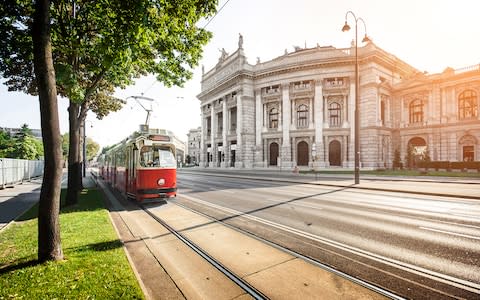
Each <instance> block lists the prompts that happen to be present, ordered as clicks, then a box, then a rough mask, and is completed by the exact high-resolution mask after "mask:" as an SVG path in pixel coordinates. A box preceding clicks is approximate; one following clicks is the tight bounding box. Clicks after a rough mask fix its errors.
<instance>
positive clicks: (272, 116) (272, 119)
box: [268, 107, 278, 128]
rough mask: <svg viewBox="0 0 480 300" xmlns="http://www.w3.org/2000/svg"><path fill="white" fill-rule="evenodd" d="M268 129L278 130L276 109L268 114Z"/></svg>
mask: <svg viewBox="0 0 480 300" xmlns="http://www.w3.org/2000/svg"><path fill="white" fill-rule="evenodd" d="M268 127H269V128H278V109H277V108H276V107H274V108H272V109H270V111H269V112H268Z"/></svg>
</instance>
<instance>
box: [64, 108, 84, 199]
mask: <svg viewBox="0 0 480 300" xmlns="http://www.w3.org/2000/svg"><path fill="white" fill-rule="evenodd" d="M79 112H80V105H79V104H77V103H74V102H72V101H70V106H69V107H68V119H69V138H70V141H69V145H68V147H69V150H68V188H67V198H66V204H67V205H73V204H76V203H78V195H79V193H80V191H81V190H82V160H81V155H80V121H79V120H78V115H79Z"/></svg>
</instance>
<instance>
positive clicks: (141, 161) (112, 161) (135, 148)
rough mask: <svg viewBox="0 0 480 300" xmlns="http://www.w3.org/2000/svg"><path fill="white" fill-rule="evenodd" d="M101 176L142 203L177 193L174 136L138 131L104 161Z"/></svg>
mask: <svg viewBox="0 0 480 300" xmlns="http://www.w3.org/2000/svg"><path fill="white" fill-rule="evenodd" d="M99 171H100V176H102V177H103V178H104V179H105V180H106V181H107V182H108V183H109V184H110V185H111V186H113V187H114V188H116V189H118V190H119V191H120V192H122V193H124V194H125V195H126V196H127V197H129V198H132V199H135V200H137V201H139V202H143V201H145V200H153V199H157V198H165V197H175V196H176V194H177V164H176V161H175V145H174V143H173V134H172V133H171V132H169V131H166V130H163V129H149V130H148V132H135V133H133V134H132V135H131V136H130V137H129V138H127V139H125V140H124V141H122V142H120V143H118V144H116V145H114V146H113V147H112V148H110V149H109V150H108V151H107V152H106V153H105V154H104V155H103V157H102V158H101V160H100V165H99Z"/></svg>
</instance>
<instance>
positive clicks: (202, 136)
mask: <svg viewBox="0 0 480 300" xmlns="http://www.w3.org/2000/svg"><path fill="white" fill-rule="evenodd" d="M200 120H201V122H202V126H201V127H200V128H201V131H200V161H199V162H198V163H199V166H200V167H205V164H206V161H207V159H206V157H205V156H206V155H205V153H206V152H207V148H206V147H205V134H206V131H207V130H206V125H207V124H205V123H206V122H205V115H204V113H203V106H201V107H200Z"/></svg>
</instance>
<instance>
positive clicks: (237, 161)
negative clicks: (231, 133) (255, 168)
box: [235, 94, 243, 168]
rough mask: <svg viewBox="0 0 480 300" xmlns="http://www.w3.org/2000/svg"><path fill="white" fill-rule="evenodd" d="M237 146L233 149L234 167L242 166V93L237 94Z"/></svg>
mask: <svg viewBox="0 0 480 300" xmlns="http://www.w3.org/2000/svg"><path fill="white" fill-rule="evenodd" d="M236 97H237V146H236V150H235V168H243V150H242V149H243V147H242V146H243V142H242V132H243V124H242V120H243V105H242V95H239V94H237V96H236Z"/></svg>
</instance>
